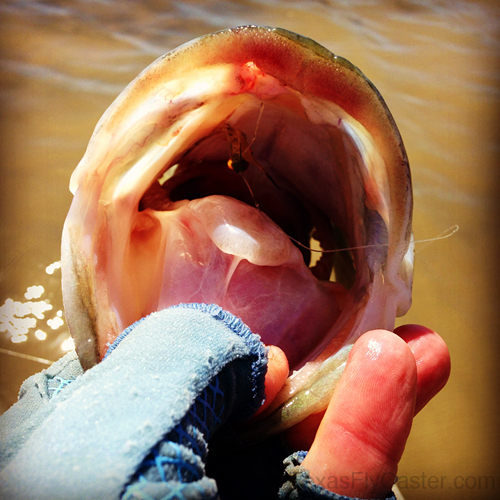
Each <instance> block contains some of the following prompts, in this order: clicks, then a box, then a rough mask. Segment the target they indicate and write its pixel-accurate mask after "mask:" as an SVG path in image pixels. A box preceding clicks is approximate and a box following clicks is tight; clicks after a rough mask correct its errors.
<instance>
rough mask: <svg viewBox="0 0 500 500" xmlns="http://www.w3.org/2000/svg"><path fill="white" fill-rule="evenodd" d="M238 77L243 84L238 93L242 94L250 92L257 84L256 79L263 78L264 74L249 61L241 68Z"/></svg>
mask: <svg viewBox="0 0 500 500" xmlns="http://www.w3.org/2000/svg"><path fill="white" fill-rule="evenodd" d="M239 76H240V78H241V80H242V81H243V82H244V85H243V88H242V89H241V91H240V93H243V92H248V91H249V90H252V89H253V88H254V87H255V85H256V83H257V79H258V78H259V77H263V76H265V73H264V72H262V71H261V70H260V69H259V68H258V67H257V65H256V64H255V63H253V62H251V61H250V62H247V63H246V64H243V65H242V66H241V69H240V75H239Z"/></svg>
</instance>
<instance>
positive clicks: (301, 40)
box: [63, 26, 412, 367]
mask: <svg viewBox="0 0 500 500" xmlns="http://www.w3.org/2000/svg"><path fill="white" fill-rule="evenodd" d="M232 37H238V41H239V42H242V41H243V42H244V43H248V41H249V40H251V39H255V38H259V39H262V40H266V39H267V40H274V41H275V42H276V39H277V38H280V40H281V41H280V43H285V44H287V46H290V43H292V44H297V45H299V47H300V50H298V49H297V47H295V50H296V51H298V52H300V51H301V50H302V51H305V52H307V54H308V55H307V57H305V56H304V57H302V59H301V61H302V63H301V64H300V65H299V67H298V68H296V69H295V70H294V71H293V75H288V76H287V79H288V80H287V81H290V82H291V81H293V83H294V84H297V83H298V84H299V85H302V86H303V87H304V85H305V83H304V82H303V81H301V80H300V78H301V77H300V72H301V71H302V70H303V68H304V61H305V60H307V61H309V63H310V61H311V59H317V62H318V64H319V66H321V65H325V64H330V63H331V64H334V65H337V66H336V67H337V69H341V70H345V72H347V73H349V74H352V75H354V77H355V78H356V79H360V80H361V82H362V84H363V85H364V87H365V90H364V91H365V92H366V89H369V91H370V99H371V100H370V99H365V101H366V102H368V101H369V102H370V103H371V104H372V105H376V107H377V109H378V113H379V114H380V115H381V116H382V115H383V117H384V120H383V125H384V126H383V127H381V129H382V130H378V131H377V133H378V134H379V135H384V134H386V140H387V142H390V143H391V147H392V148H393V149H395V150H397V151H398V152H399V158H398V161H399V165H398V168H397V169H396V168H395V172H396V174H394V175H395V177H396V178H397V179H396V181H395V182H396V184H401V185H405V186H406V190H407V192H411V177H410V173H409V168H408V161H407V158H406V152H405V150H404V146H403V142H402V140H401V137H400V135H399V132H398V131H397V128H396V127H395V123H394V120H393V118H392V115H391V114H390V112H389V110H388V109H387V106H386V104H385V102H384V101H383V99H382V97H381V96H380V94H379V93H378V91H377V90H376V89H375V87H374V86H373V84H372V83H371V82H370V81H369V80H368V79H367V78H366V77H365V76H364V75H363V73H362V72H361V71H360V70H359V69H357V68H356V67H355V66H354V65H352V64H351V63H350V62H349V61H347V60H346V59H344V58H341V57H339V56H336V55H334V54H332V53H331V52H329V51H328V50H327V49H325V48H324V47H322V46H320V45H319V44H317V43H316V42H314V41H313V40H311V39H308V38H305V37H302V36H301V35H297V34H294V33H291V32H289V31H287V30H284V29H281V28H270V27H258V26H243V27H237V28H232V29H229V30H223V31H220V32H217V33H213V34H210V35H206V36H204V37H201V38H199V39H196V40H194V41H192V42H189V43H187V44H185V45H183V46H181V47H179V48H178V49H176V50H175V51H173V52H172V53H170V54H169V55H166V56H164V57H163V58H162V59H161V60H160V61H159V62H157V63H153V65H151V66H150V67H149V68H147V69H146V70H145V71H144V72H143V73H141V75H139V77H138V78H137V79H136V80H134V82H132V83H131V84H130V86H129V87H128V88H127V91H126V92H125V94H124V95H123V96H122V97H119V98H118V99H117V101H116V104H115V105H113V106H112V107H111V108H110V110H108V112H106V113H105V115H104V116H103V118H102V119H101V121H100V122H99V124H98V126H97V128H96V132H95V134H94V137H97V135H98V134H99V133H101V132H103V131H107V130H110V129H111V130H112V129H113V127H114V126H116V124H117V123H118V121H119V120H122V119H123V118H124V116H125V117H126V109H125V108H126V104H127V103H126V101H127V100H128V101H129V103H130V102H131V101H133V100H134V99H135V98H137V93H138V92H139V93H140V92H141V88H142V89H144V86H147V84H148V80H150V79H151V78H150V77H148V76H147V75H150V74H151V72H153V73H155V74H156V76H157V77H159V76H161V67H162V63H167V64H168V63H169V62H170V63H174V64H177V62H176V61H178V59H179V58H180V57H181V56H183V55H185V54H186V52H189V51H193V50H198V48H200V47H203V46H206V45H209V44H210V43H215V44H219V45H220V44H223V43H225V41H226V40H229V39H230V38H232ZM214 40H215V42H213V41H214ZM276 44H278V42H276ZM235 45H236V44H235ZM214 57H215V56H214ZM269 60H270V59H269ZM270 64H271V65H272V64H275V65H278V66H279V64H278V63H277V62H276V61H273V60H270ZM352 75H351V78H353V76H352ZM360 85H361V84H360ZM315 90H316V91H317V92H320V93H321V95H324V96H328V95H330V94H331V91H330V90H329V89H328V88H323V87H320V86H318V85H316V88H315ZM358 90H359V89H358ZM344 102H345V103H346V104H349V106H350V108H349V110H350V112H352V115H353V116H354V117H356V116H359V115H360V113H361V114H362V109H361V108H363V107H362V106H360V105H359V103H356V102H355V99H346V100H345V101H344ZM366 102H365V105H367V104H366ZM349 106H348V107H349ZM360 109H361V110H360ZM388 149H390V148H388ZM89 151H90V153H89V155H86V157H85V158H84V160H85V161H82V162H83V163H82V165H83V168H80V167H79V170H78V169H77V171H76V172H75V174H74V175H73V177H72V181H71V185H72V188H71V189H72V191H73V192H74V194H75V196H77V186H78V184H82V183H84V182H86V180H85V178H86V176H87V172H86V171H85V168H86V167H87V166H88V163H89V161H93V160H95V155H94V158H92V151H91V148H89ZM399 170H400V171H399ZM397 210H400V211H402V212H404V214H405V215H404V216H403V217H402V219H403V221H402V222H401V223H400V224H399V225H400V226H401V228H400V231H401V229H402V230H403V232H404V238H403V239H408V238H409V234H410V233H411V211H412V201H411V196H409V197H408V196H406V198H405V200H404V201H401V200H397V203H396V204H395V207H394V208H393V211H397ZM393 219H394V220H396V219H397V218H396V217H393ZM72 231H74V228H71V227H69V225H67V226H66V228H65V235H66V236H65V237H64V239H65V242H66V243H63V259H64V261H65V262H66V265H64V268H63V273H65V274H66V279H64V278H63V279H64V285H63V286H64V290H65V295H66V296H68V294H70V295H74V297H73V298H72V299H69V300H68V299H65V307H66V310H67V316H68V317H69V316H72V317H73V319H71V320H69V321H68V323H69V324H70V329H71V332H72V335H74V336H75V338H77V339H78V337H79V336H80V337H81V335H80V334H78V333H75V332H76V331H83V332H85V331H87V332H88V331H89V329H90V330H93V329H94V328H95V323H96V321H98V317H99V314H100V313H99V311H98V307H97V304H98V299H95V297H94V298H92V296H93V295H95V290H94V289H92V281H93V279H94V278H93V277H89V274H90V273H91V271H90V270H88V269H87V270H86V271H84V272H83V274H82V266H81V265H80V264H79V261H80V260H85V259H86V258H88V256H87V255H85V252H84V251H81V250H78V249H77V250H75V249H71V248H70V247H71V245H69V243H67V242H68V241H69V240H71V239H74V238H75V236H73V235H72V234H71V232H72ZM397 231H398V228H396V229H395V232H397ZM99 237H101V236H98V238H99ZM389 239H390V236H389ZM390 243H392V245H389V249H388V256H387V260H391V258H392V259H393V258H394V255H395V254H398V253H399V254H401V252H402V251H403V250H404V252H403V255H404V254H405V253H406V251H407V248H408V245H406V246H405V245H401V244H399V242H394V241H393V242H390ZM70 254H71V255H70ZM65 255H66V257H64V256H65ZM401 259H402V257H401V258H399V260H401ZM393 260H394V259H393ZM396 260H398V259H396ZM393 267H394V269H392V270H389V271H390V272H388V275H390V277H391V279H393V277H394V276H395V275H396V274H397V273H399V272H400V266H399V265H395V266H393ZM65 269H66V271H65ZM75 278H78V279H77V281H78V287H79V290H77V291H75V290H73V293H72V291H71V287H72V284H71V282H72V281H73V282H74V281H75ZM407 281H408V280H407ZM83 282H85V283H83ZM75 297H76V299H75ZM82 311H86V312H85V314H83V316H82V314H81V313H82ZM391 315H392V313H391V314H389V316H391ZM75 316H80V318H79V319H78V320H75V319H74V318H75ZM77 349H78V351H79V355H80V357H81V359H84V360H86V361H84V363H83V364H84V365H86V366H85V367H89V366H92V365H93V364H94V363H95V362H97V361H98V359H99V354H98V352H97V344H96V343H95V341H94V344H92V342H91V341H89V339H88V338H85V337H84V338H82V339H81V340H78V342H77Z"/></svg>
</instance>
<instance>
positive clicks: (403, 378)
mask: <svg viewBox="0 0 500 500" xmlns="http://www.w3.org/2000/svg"><path fill="white" fill-rule="evenodd" d="M395 333H396V334H397V335H395V334H393V333H391V332H388V331H385V330H375V331H371V332H367V333H366V334H364V335H363V336H362V337H361V338H360V339H359V340H358V341H357V342H356V343H355V344H354V347H353V349H352V351H351V354H350V356H349V360H348V362H347V366H346V369H345V372H344V374H343V376H342V378H341V380H340V382H339V385H338V386H337V389H336V391H335V394H334V396H333V397H332V400H331V402H330V404H329V406H328V409H327V410H326V412H324V413H321V414H316V415H311V416H310V417H309V418H308V419H306V420H304V421H303V422H301V423H300V424H298V425H296V426H295V427H293V428H292V429H290V430H289V431H288V439H289V441H290V442H291V444H292V445H293V446H294V448H295V449H301V450H305V449H310V451H309V453H308V454H307V456H306V458H305V459H304V460H303V462H302V466H303V467H304V468H305V469H307V470H308V472H309V475H310V477H311V479H312V480H313V481H314V482H315V483H316V484H319V485H321V486H323V487H324V488H326V489H328V490H330V491H334V492H335V493H339V494H342V495H345V496H349V497H358V498H372V499H374V498H386V497H387V495H388V493H389V492H390V491H391V489H392V486H393V483H394V480H395V478H396V473H397V467H398V462H399V460H400V458H401V455H402V453H403V450H404V447H405V444H406V440H407V438H408V435H409V432H410V428H411V425H412V420H413V417H414V416H415V415H416V414H417V413H418V412H419V411H420V410H421V409H422V408H423V407H424V406H425V405H426V404H427V403H428V402H429V401H430V400H431V399H432V398H433V397H434V396H435V395H436V394H437V393H438V392H439V391H440V390H441V389H442V388H443V387H444V385H445V384H446V381H447V380H448V376H449V372H450V357H449V352H448V349H447V347H446V344H445V343H444V341H443V340H442V339H441V337H439V335H437V334H436V333H435V332H433V331H432V330H429V329H427V328H424V327H422V326H417V325H406V326H402V327H400V328H398V329H396V331H395ZM275 358H276V360H275V361H274V362H272V359H273V356H272V357H271V359H270V369H269V376H268V380H267V383H268V385H269V392H274V390H275V389H274V388H275V386H276V385H279V383H280V382H279V377H280V376H282V373H283V368H280V367H283V359H282V358H281V357H280V356H279V355H277V356H275ZM269 392H268V395H269Z"/></svg>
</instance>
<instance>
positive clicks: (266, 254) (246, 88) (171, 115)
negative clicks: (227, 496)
mask: <svg viewBox="0 0 500 500" xmlns="http://www.w3.org/2000/svg"><path fill="white" fill-rule="evenodd" d="M71 191H72V193H73V194H74V199H73V202H72V205H71V208H70V211H69V214H68V217H67V219H66V222H65V225H64V231H63V242H62V271H63V297H64V304H65V311H66V318H67V322H68V325H69V328H70V332H71V334H72V336H73V338H74V341H75V344H76V350H77V353H78V355H79V358H80V360H81V363H82V365H83V367H84V368H85V369H88V368H90V367H92V366H93V365H94V364H96V363H98V362H99V361H100V360H101V359H102V358H103V356H104V354H105V352H106V350H107V346H108V345H109V343H110V342H113V340H114V339H115V338H116V336H117V335H118V334H119V333H120V332H121V331H122V330H123V329H124V328H126V327H127V326H129V325H130V324H132V323H134V322H135V321H137V320H138V319H140V318H141V317H143V316H145V315H147V314H149V313H151V312H153V311H156V310H160V309H163V308H165V307H168V306H170V305H173V304H177V303H181V302H206V303H217V304H219V305H220V306H222V307H223V308H225V309H226V310H228V311H230V312H232V313H233V314H235V315H236V316H239V317H241V318H242V320H243V321H244V322H245V323H246V324H247V325H248V326H249V327H250V328H251V330H252V331H253V332H255V333H257V334H259V335H261V337H262V339H263V341H264V342H265V343H266V344H273V345H277V346H279V347H280V348H281V349H283V351H284V352H285V353H286V355H287V357H288V360H289V363H290V368H291V373H292V374H291V376H290V377H289V379H288V380H287V382H286V384H285V386H284V387H283V389H282V390H281V392H280V393H279V394H278V396H277V398H276V400H275V401H274V403H273V404H272V405H271V407H270V408H269V409H268V410H267V411H266V412H265V414H264V417H263V418H262V419H261V420H260V421H258V422H257V423H256V424H254V427H253V428H252V431H251V432H252V433H253V435H255V434H259V435H260V436H265V435H267V434H269V433H274V432H278V431H280V430H282V429H284V428H286V427H289V426H291V425H293V424H295V423H297V422H299V421H300V420H302V419H303V418H305V417H306V416H307V415H309V414H311V413H315V412H318V411H320V410H322V409H324V408H325V407H326V405H327V404H328V401H329V399H330V397H331V394H332V392H333V389H334V387H335V384H336V380H337V379H338V378H339V376H340V374H341V372H342V369H343V366H344V364H345V361H346V359H347V355H348V352H349V349H350V346H351V345H352V344H353V343H354V341H355V340H356V339H357V338H358V337H359V336H360V335H361V334H362V333H364V332H366V331H368V330H371V329H374V328H385V329H389V330H392V329H393V328H394V322H395V318H396V315H401V314H404V313H405V312H406V311H407V310H408V308H409V307H410V302H411V284H412V275H413V244H412V231H411V220H412V189H411V177H410V170H409V165H408V160H407V156H406V153H405V149H404V146H403V142H402V139H401V137H400V134H399V132H398V129H397V127H396V125H395V122H394V120H393V118H392V115H391V113H390V112H389V110H388V108H387V106H386V104H385V103H384V101H383V99H382V97H381V96H380V94H379V92H378V91H377V90H376V88H375V87H374V85H373V84H372V83H371V82H370V81H369V80H368V79H367V78H366V77H365V76H364V75H363V73H361V71H360V70H359V69H357V68H356V67H355V66H353V65H352V64H351V63H350V62H348V61H347V60H346V59H343V58H342V57H339V56H336V55H334V54H332V53H331V52H329V51H328V50H327V49H325V48H324V47H322V46H320V45H318V44H317V43H316V42H314V41H312V40H310V39H308V38H304V37H302V36H300V35H297V34H294V33H291V32H289V31H286V30H283V29H279V28H265V27H257V26H246V27H240V28H235V29H229V30H224V31H220V32H217V33H214V34H210V35H206V36H203V37H201V38H198V39H196V40H193V41H192V42H189V43H187V44H185V45H182V46H181V47H179V48H177V49H175V50H173V51H172V52H170V53H168V54H166V55H165V56H163V57H161V58H160V59H158V60H157V61H155V62H154V63H152V64H151V65H150V66H149V67H148V68H146V69H145V70H144V71H143V72H142V73H141V74H140V75H139V76H138V77H137V78H136V79H135V80H134V81H132V82H131V83H130V84H129V85H128V86H127V87H126V88H125V90H124V91H123V92H122V93H121V94H120V95H119V96H118V98H117V99H116V100H115V102H114V103H113V104H112V105H111V106H110V108H109V109H108V110H107V111H106V112H105V114H104V115H103V117H102V118H101V120H100V121H99V123H98V125H97V127H96V129H95V131H94V134H93V136H92V138H91V140H90V143H89V145H88V149H87V151H86V153H85V155H84V157H83V159H82V160H81V162H80V164H79V165H78V167H77V168H76V170H75V172H74V173H73V176H72V178H71ZM313 247H314V248H315V249H319V250H325V251H324V252H322V253H319V254H317V253H316V252H313V251H312V250H311V248H313ZM318 255H319V256H320V258H318Z"/></svg>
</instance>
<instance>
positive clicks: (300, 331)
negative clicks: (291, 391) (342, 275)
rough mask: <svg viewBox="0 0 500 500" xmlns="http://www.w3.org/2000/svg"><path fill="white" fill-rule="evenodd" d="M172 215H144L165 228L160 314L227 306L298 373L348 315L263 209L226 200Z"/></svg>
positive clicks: (196, 203) (193, 204)
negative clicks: (178, 307)
mask: <svg viewBox="0 0 500 500" xmlns="http://www.w3.org/2000/svg"><path fill="white" fill-rule="evenodd" d="M169 208H170V209H169V210H167V211H161V212H160V211H153V210H151V209H148V210H146V211H145V212H146V213H144V212H141V213H140V214H139V216H142V217H154V218H156V219H157V220H158V221H159V222H160V224H161V227H162V235H163V241H162V246H163V248H164V251H163V256H164V257H163V262H161V263H159V264H160V265H161V266H162V268H161V269H157V270H156V271H155V272H154V273H152V274H154V275H155V276H158V275H159V274H161V276H162V283H161V286H160V287H159V289H160V292H159V297H157V300H158V303H157V306H156V307H154V309H163V308H165V307H168V306H170V305H173V304H178V303H181V302H205V303H216V304H219V305H220V306H221V307H223V308H225V309H226V310H228V311H230V312H232V313H233V314H235V315H236V316H238V317H240V318H241V319H242V320H243V321H244V322H245V323H246V324H247V325H248V326H249V327H250V328H251V329H252V331H254V332H255V333H258V334H260V335H261V336H262V338H263V341H264V342H265V343H267V344H274V345H278V346H280V347H281V348H282V349H283V350H284V351H285V353H286V354H287V356H288V358H289V362H290V364H291V366H296V365H298V364H299V363H300V362H302V361H303V358H304V356H305V353H307V352H310V351H311V350H312V349H313V348H314V347H315V346H316V345H317V344H318V342H319V341H320V340H321V339H322V338H323V337H324V335H325V334H326V332H327V331H328V330H329V329H330V327H331V326H332V324H333V323H334V321H335V319H336V318H337V317H338V315H339V313H340V311H339V307H338V305H337V301H336V299H335V297H334V295H333V293H332V291H331V286H329V284H324V283H323V282H320V281H318V280H317V279H316V278H315V277H314V276H313V275H312V274H311V272H310V270H309V268H308V267H307V266H306V265H305V263H304V261H303V259H302V255H301V253H300V251H299V250H298V249H297V248H296V247H295V246H294V245H293V244H292V243H291V242H290V240H289V238H288V237H287V235H286V234H285V233H284V232H283V231H282V230H281V228H279V226H277V225H276V224H275V223H274V222H272V221H271V219H269V218H268V217H267V216H266V215H265V214H264V213H262V212H260V211H259V210H257V209H256V208H254V207H251V206H249V205H246V204H244V203H242V202H240V201H237V200H235V199H233V198H229V197H225V196H209V197H206V198H202V199H198V200H193V201H190V202H188V201H182V202H176V203H173V204H172V205H171V206H170V207H169ZM141 214H142V215H141ZM336 293H338V290H337V292H336Z"/></svg>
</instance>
